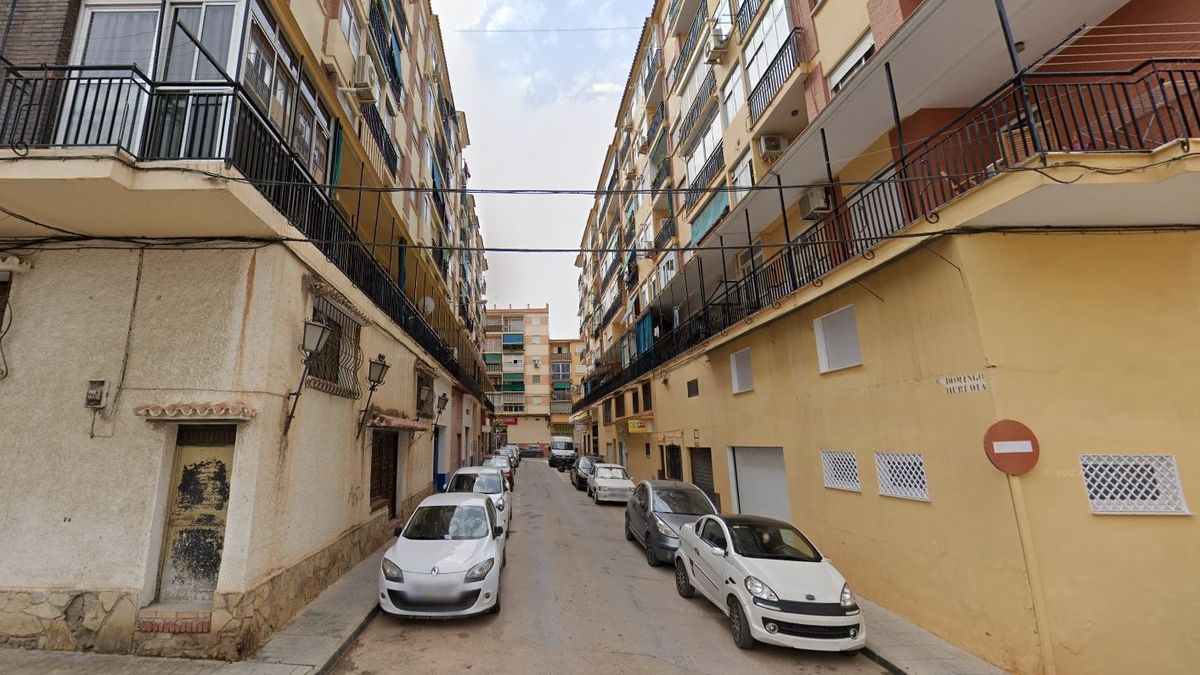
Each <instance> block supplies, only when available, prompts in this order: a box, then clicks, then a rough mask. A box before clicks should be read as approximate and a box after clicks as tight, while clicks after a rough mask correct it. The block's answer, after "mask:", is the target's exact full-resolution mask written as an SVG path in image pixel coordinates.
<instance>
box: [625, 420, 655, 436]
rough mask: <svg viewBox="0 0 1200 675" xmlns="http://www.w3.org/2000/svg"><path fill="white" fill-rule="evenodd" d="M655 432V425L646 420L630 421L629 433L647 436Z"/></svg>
mask: <svg viewBox="0 0 1200 675" xmlns="http://www.w3.org/2000/svg"><path fill="white" fill-rule="evenodd" d="M651 431H654V423H653V422H647V421H646V420H629V433H631V434H645V433H649V432H651Z"/></svg>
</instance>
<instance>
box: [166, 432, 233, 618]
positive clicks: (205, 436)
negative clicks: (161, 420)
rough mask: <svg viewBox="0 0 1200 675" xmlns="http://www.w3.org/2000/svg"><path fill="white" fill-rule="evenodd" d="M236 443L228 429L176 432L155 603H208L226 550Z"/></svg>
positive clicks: (214, 588) (215, 585) (210, 601)
mask: <svg viewBox="0 0 1200 675" xmlns="http://www.w3.org/2000/svg"><path fill="white" fill-rule="evenodd" d="M236 438H237V427H236V426H234V425H232V424H228V425H226V424H223V425H203V426H201V425H196V426H180V427H179V431H178V434H177V436H176V440H175V458H174V465H173V467H172V470H171V495H170V499H169V500H168V502H167V504H168V506H167V509H168V511H167V523H166V536H165V543H164V547H163V556H162V569H161V571H160V573H159V578H158V579H159V581H158V601H159V602H163V603H172V602H173V603H189V604H200V605H210V604H212V596H213V591H214V590H216V587H217V574H218V573H219V572H220V570H221V555H222V553H223V552H224V548H225V522H226V519H227V517H228V512H229V487H230V481H231V478H232V474H233V447H234V442H235V440H236Z"/></svg>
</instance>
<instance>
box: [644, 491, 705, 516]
mask: <svg viewBox="0 0 1200 675" xmlns="http://www.w3.org/2000/svg"><path fill="white" fill-rule="evenodd" d="M654 512H655V513H678V514H680V515H688V516H707V515H710V514H713V513H716V511H715V510H714V509H713V506H712V503H711V502H709V501H708V498H707V497H705V496H704V493H703V492H701V491H699V490H680V489H674V490H655V491H654Z"/></svg>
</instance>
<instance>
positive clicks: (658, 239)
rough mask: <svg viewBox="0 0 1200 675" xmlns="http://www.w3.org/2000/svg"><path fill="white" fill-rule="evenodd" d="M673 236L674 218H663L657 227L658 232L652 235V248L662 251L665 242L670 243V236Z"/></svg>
mask: <svg viewBox="0 0 1200 675" xmlns="http://www.w3.org/2000/svg"><path fill="white" fill-rule="evenodd" d="M674 236H675V219H674V218H665V219H663V221H662V225H661V226H660V227H659V228H658V234H656V235H654V250H656V251H664V250H666V248H667V244H669V243H671V238H672V237H674Z"/></svg>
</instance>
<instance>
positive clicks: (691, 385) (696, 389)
mask: <svg viewBox="0 0 1200 675" xmlns="http://www.w3.org/2000/svg"><path fill="white" fill-rule="evenodd" d="M687 395H688V398H695V397H697V396H699V395H700V380H688V383H687Z"/></svg>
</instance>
